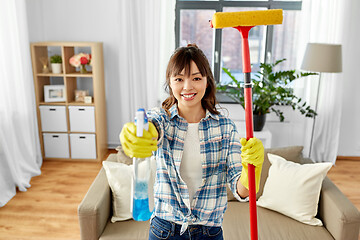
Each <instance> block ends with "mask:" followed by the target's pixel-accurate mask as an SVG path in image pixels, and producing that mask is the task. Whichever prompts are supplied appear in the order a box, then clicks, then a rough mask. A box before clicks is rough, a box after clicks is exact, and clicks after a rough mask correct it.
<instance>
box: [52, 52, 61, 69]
mask: <svg viewBox="0 0 360 240" xmlns="http://www.w3.org/2000/svg"><path fill="white" fill-rule="evenodd" d="M50 63H51V69H52V72H53V73H61V64H62V58H61V56H60V55H56V54H55V55H53V56H51V57H50Z"/></svg>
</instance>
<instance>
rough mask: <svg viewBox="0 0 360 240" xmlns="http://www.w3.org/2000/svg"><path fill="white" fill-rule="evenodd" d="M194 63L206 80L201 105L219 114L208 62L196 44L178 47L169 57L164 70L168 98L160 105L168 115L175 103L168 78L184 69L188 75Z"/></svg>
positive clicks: (214, 85)
mask: <svg viewBox="0 0 360 240" xmlns="http://www.w3.org/2000/svg"><path fill="white" fill-rule="evenodd" d="M191 61H194V62H195V64H196V66H197V67H198V69H199V71H200V73H201V75H202V76H205V77H206V78H207V87H206V91H205V95H204V97H203V98H202V99H201V105H202V107H203V108H204V109H207V110H209V111H210V112H211V113H213V114H219V111H217V110H216V104H217V101H216V96H215V93H216V84H215V80H214V76H213V74H212V72H211V68H210V64H209V61H208V60H207V58H206V56H205V54H204V53H203V51H201V49H200V48H198V47H197V46H196V44H188V45H187V47H180V48H178V49H176V50H175V52H174V53H173V55H172V56H171V58H170V60H169V63H168V66H167V69H166V83H165V90H166V91H168V92H169V94H170V96H169V97H168V98H167V99H165V101H164V102H163V103H162V108H163V109H165V110H166V111H167V112H168V113H169V111H168V110H169V109H170V108H171V107H172V106H173V105H174V104H176V103H177V100H176V98H175V97H174V95H173V93H172V90H171V87H170V77H172V76H176V75H178V74H179V73H181V72H182V70H183V69H185V74H190V63H191Z"/></svg>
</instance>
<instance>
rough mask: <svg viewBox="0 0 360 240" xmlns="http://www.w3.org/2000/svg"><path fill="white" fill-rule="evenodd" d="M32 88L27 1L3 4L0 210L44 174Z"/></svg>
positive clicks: (0, 27) (4, 0)
mask: <svg viewBox="0 0 360 240" xmlns="http://www.w3.org/2000/svg"><path fill="white" fill-rule="evenodd" d="M33 86H34V84H33V77H32V71H31V59H30V47H29V38H28V29H27V21H26V6H25V0H15V1H14V0H1V1H0V207H2V206H4V205H5V204H6V203H7V202H8V201H9V200H10V199H11V198H12V197H13V196H14V195H15V194H16V188H18V189H19V190H20V191H26V189H27V188H29V187H30V180H31V178H32V177H33V176H37V175H39V174H40V173H41V172H40V167H41V164H42V157H41V151H40V145H39V139H38V130H37V123H36V108H35V97H34V87H33Z"/></svg>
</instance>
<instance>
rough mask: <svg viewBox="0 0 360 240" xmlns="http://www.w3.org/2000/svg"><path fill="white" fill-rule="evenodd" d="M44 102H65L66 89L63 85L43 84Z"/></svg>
mask: <svg viewBox="0 0 360 240" xmlns="http://www.w3.org/2000/svg"><path fill="white" fill-rule="evenodd" d="M44 100H45V102H65V101H66V91H65V86H64V85H45V86H44Z"/></svg>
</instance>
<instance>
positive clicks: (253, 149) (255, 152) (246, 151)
mask: <svg viewBox="0 0 360 240" xmlns="http://www.w3.org/2000/svg"><path fill="white" fill-rule="evenodd" d="M240 143H241V145H242V147H241V164H242V166H243V169H242V172H241V176H240V182H241V184H242V185H244V187H246V188H247V189H249V179H248V164H252V165H254V166H255V185H256V193H257V192H258V191H259V187H260V177H261V169H262V165H263V163H264V146H263V144H262V142H261V141H260V140H259V139H257V138H256V137H253V138H250V139H249V141H247V140H246V139H245V138H241V139H240Z"/></svg>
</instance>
